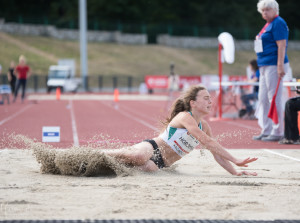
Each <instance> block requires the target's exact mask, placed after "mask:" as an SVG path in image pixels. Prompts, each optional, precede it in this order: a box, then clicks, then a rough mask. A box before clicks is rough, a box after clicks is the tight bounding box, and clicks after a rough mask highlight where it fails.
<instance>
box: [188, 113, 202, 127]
mask: <svg viewBox="0 0 300 223" xmlns="http://www.w3.org/2000/svg"><path fill="white" fill-rule="evenodd" d="M188 113H190V115H191V116H193V114H192V112H191V111H188ZM198 126H199V129H201V130H202V123H201V121H200V123H199V125H198Z"/></svg>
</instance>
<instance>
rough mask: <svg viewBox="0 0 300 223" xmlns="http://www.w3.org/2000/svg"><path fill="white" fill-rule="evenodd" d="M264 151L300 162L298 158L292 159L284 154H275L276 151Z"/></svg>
mask: <svg viewBox="0 0 300 223" xmlns="http://www.w3.org/2000/svg"><path fill="white" fill-rule="evenodd" d="M264 151H266V152H269V153H273V154H275V155H278V156H282V157H284V158H288V159H291V160H295V161H298V162H300V159H296V158H294V157H291V156H287V155H284V154H281V153H277V152H274V151H272V150H269V149H264Z"/></svg>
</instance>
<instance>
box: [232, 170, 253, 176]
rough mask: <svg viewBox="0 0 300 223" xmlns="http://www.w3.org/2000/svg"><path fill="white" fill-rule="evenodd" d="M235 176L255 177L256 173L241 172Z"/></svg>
mask: <svg viewBox="0 0 300 223" xmlns="http://www.w3.org/2000/svg"><path fill="white" fill-rule="evenodd" d="M236 175H237V176H243V175H247V176H257V173H256V172H248V171H242V172H237V173H236Z"/></svg>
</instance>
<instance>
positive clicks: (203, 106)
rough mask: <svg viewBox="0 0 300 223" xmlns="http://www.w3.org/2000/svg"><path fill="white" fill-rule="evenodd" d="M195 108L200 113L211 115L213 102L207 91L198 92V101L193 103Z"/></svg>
mask: <svg viewBox="0 0 300 223" xmlns="http://www.w3.org/2000/svg"><path fill="white" fill-rule="evenodd" d="M192 103H193V106H194V108H195V109H197V110H198V111H199V112H201V113H204V114H209V112H210V110H211V106H212V100H211V97H210V94H209V92H208V91H207V90H201V91H198V94H197V97H196V101H192Z"/></svg>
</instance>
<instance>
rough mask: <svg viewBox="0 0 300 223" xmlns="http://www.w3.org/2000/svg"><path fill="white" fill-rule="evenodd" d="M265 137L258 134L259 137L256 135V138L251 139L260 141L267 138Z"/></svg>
mask: <svg viewBox="0 0 300 223" xmlns="http://www.w3.org/2000/svg"><path fill="white" fill-rule="evenodd" d="M267 136H268V135H263V134H260V135H258V136H253V137H252V139H253V140H261V139H262V138H264V137H267Z"/></svg>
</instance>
